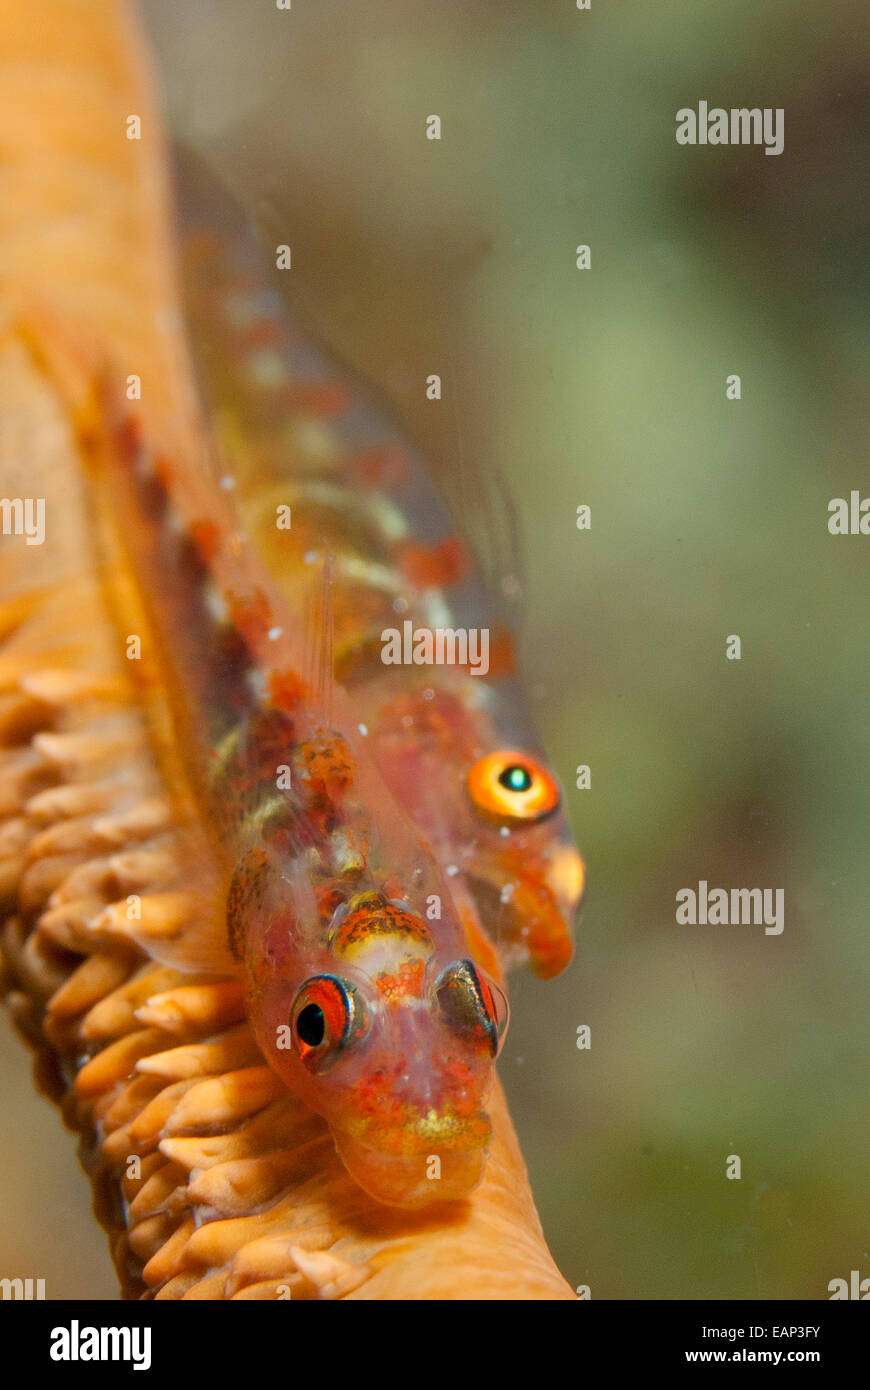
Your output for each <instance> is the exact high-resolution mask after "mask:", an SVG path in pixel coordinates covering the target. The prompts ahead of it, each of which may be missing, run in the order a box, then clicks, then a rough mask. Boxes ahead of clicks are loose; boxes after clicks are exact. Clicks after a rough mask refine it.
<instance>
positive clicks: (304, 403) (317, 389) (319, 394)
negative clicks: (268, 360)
mask: <svg viewBox="0 0 870 1390" xmlns="http://www.w3.org/2000/svg"><path fill="white" fill-rule="evenodd" d="M277 396H278V399H279V400H280V402H281V404H282V405H283V406H284V407H285V408H286V409H287V410H292V411H299V412H300V414H303V415H316V416H318V417H319V418H320V419H322V420H331V419H333V418H334V417H335V416H336V415H342V414H343V413H344V411H345V410H347V407H348V404H349V402H350V397H349V394H348V391H347V388H346V387H344V386H342V385H341V383H340V382H333V381H288V382H287V384H286V386H281V387H279V389H278V392H277Z"/></svg>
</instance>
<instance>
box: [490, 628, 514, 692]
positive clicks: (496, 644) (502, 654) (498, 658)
mask: <svg viewBox="0 0 870 1390" xmlns="http://www.w3.org/2000/svg"><path fill="white" fill-rule="evenodd" d="M516 671H517V652H516V647H515V645H514V639H513V637H512V636H511V634H510V633H509V632H508V631H507V629H506V628H503V627H493V628H491V629H490V634H489V670H488V671H487V673H486V675H487V677H488V679H489V680H502V679H504V677H505V676H513V675H515V674H516Z"/></svg>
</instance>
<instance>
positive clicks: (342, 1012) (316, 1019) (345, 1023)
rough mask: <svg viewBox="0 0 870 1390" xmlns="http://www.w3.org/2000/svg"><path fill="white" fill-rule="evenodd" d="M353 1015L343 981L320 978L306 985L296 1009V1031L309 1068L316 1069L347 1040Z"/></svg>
mask: <svg viewBox="0 0 870 1390" xmlns="http://www.w3.org/2000/svg"><path fill="white" fill-rule="evenodd" d="M352 1015H353V1003H352V999H351V997H350V995H349V993H348V991H347V989H346V988H345V987H344V985H343V983H342V982H341V981H340V980H337V979H335V978H334V977H333V976H331V975H319V976H316V977H315V978H314V979H311V980H309V981H308V982H307V983H306V984H305V985H303V987H302V989H301V990H300V991H299V994H298V996H297V998H296V1003H295V1005H294V1008H293V1031H294V1033H295V1035H296V1036H295V1042H296V1046H297V1047H298V1049H299V1056H300V1058H301V1059H302V1061H303V1062H304V1063H305V1065H306V1066H309V1067H310V1066H313V1065H316V1063H317V1062H318V1061H319V1060H320V1059H321V1058H322V1057H324V1056H325V1055H327V1054H328V1053H330V1052H332V1051H333V1050H334V1049H335V1048H336V1047H339V1046H341V1044H342V1043H343V1042H345V1041H346V1040H347V1037H348V1034H349V1032H350V1031H351V1025H352Z"/></svg>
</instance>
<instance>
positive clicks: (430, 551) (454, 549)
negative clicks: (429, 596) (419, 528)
mask: <svg viewBox="0 0 870 1390" xmlns="http://www.w3.org/2000/svg"><path fill="white" fill-rule="evenodd" d="M399 569H400V570H401V572H402V574H403V575H404V577H405V579H407V581H408V583H409V584H412V585H413V586H414V588H415V589H420V590H424V591H425V590H426V589H446V588H449V587H450V586H451V585H454V584H461V583H462V581H463V580H464V579H465V578H466V577H467V575H468V571H469V563H468V553H467V551H466V549H465V546H464V545H463V544H462V542H461V541H460V540H459V539H458V537H456V536H446V537H445V538H444V540H441V541H438V542H437V543H436V544H435V545H421V544H419V543H418V542H416V541H409V542H407V544H405V545H403V546H402V548H401V550H400V551H399Z"/></svg>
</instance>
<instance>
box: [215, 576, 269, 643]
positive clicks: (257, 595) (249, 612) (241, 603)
mask: <svg viewBox="0 0 870 1390" xmlns="http://www.w3.org/2000/svg"><path fill="white" fill-rule="evenodd" d="M226 602H227V609H228V612H229V616H230V622H231V623H232V624H233V626H234V627H236V628H237V629H238V630H239V632H240V633H241V634H242V636H243V637H244V639H245V641H246V642H247V643H248V645H249V646H254V645H256V644H257V643H258V642H262V641H263V640H264V638H265V636H266V633H267V632H268V631H269V628H270V627H272V625H273V624H272V610H271V609H270V607H269V601H268V599H267V598H266V595H265V594H264V593H263V591H262V589H255V590H254V592H253V593H252V594H234V593H232V592H229V593H228V594H227V596H226Z"/></svg>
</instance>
